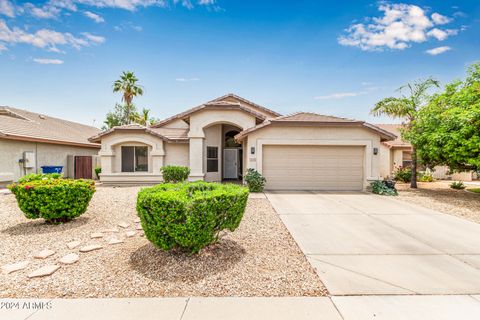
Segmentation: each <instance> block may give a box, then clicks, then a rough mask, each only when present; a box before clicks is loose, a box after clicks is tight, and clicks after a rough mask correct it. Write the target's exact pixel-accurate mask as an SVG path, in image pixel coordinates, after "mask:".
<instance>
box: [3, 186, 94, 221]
mask: <svg viewBox="0 0 480 320" xmlns="http://www.w3.org/2000/svg"><path fill="white" fill-rule="evenodd" d="M9 189H10V190H11V191H12V193H13V194H14V195H15V198H16V199H17V202H18V206H19V207H20V209H21V210H22V211H23V212H24V213H25V216H26V217H27V218H28V219H38V218H43V219H45V220H46V221H47V222H49V223H60V222H66V221H69V220H71V219H73V218H76V217H78V216H80V215H81V214H83V213H84V212H85V211H86V210H87V207H88V203H89V202H90V199H91V198H92V196H93V193H94V192H95V183H94V182H93V180H73V179H58V178H42V179H41V180H39V179H33V180H28V181H24V182H20V183H14V184H12V185H10V186H9Z"/></svg>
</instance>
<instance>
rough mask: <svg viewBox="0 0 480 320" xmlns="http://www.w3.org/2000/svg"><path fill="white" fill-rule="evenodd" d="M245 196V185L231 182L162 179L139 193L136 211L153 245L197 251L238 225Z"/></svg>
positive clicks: (246, 197)
mask: <svg viewBox="0 0 480 320" xmlns="http://www.w3.org/2000/svg"><path fill="white" fill-rule="evenodd" d="M247 199H248V189H247V188H245V187H242V186H238V185H233V184H219V183H207V182H203V181H202V182H192V183H177V184H171V183H164V184H159V185H156V186H154V187H150V188H145V189H142V190H141V191H140V192H139V193H138V197H137V213H138V216H139V217H140V220H141V223H142V228H143V230H144V231H145V236H146V237H147V239H148V240H150V241H151V242H152V243H153V244H154V245H155V246H157V247H159V248H161V249H163V250H167V251H168V250H172V249H177V248H179V249H184V250H188V251H191V252H194V253H196V252H199V251H200V250H201V249H202V248H204V247H205V246H207V245H209V244H212V243H215V242H216V241H217V240H218V238H219V233H220V231H222V230H224V229H228V230H230V231H234V230H235V229H236V228H237V227H238V226H239V224H240V221H241V220H242V217H243V213H244V212H245V207H246V204H247Z"/></svg>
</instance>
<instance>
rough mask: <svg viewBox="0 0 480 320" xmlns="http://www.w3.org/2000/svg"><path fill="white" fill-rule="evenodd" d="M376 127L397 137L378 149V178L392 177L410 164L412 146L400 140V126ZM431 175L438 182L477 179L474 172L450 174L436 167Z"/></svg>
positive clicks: (442, 167) (384, 125) (385, 142)
mask: <svg viewBox="0 0 480 320" xmlns="http://www.w3.org/2000/svg"><path fill="white" fill-rule="evenodd" d="M376 126H377V127H379V128H381V129H383V130H385V131H388V132H391V133H393V134H394V135H396V136H397V138H396V139H395V140H390V141H384V142H382V144H381V147H380V159H381V164H380V176H381V177H383V178H387V177H392V174H393V172H394V171H395V170H396V168H398V167H409V166H410V165H411V164H412V145H411V144H410V143H409V142H407V141H404V140H402V138H401V133H400V129H401V127H402V125H401V124H377V125H376ZM432 175H433V177H434V178H435V179H438V180H459V181H472V180H474V179H477V176H476V173H475V172H474V171H465V172H456V173H450V172H449V170H448V167H446V166H436V167H435V168H433V172H432Z"/></svg>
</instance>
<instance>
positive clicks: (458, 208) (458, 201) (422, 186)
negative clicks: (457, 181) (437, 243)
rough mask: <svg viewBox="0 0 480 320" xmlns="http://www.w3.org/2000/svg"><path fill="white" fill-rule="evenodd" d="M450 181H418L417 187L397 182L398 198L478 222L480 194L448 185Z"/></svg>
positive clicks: (479, 218) (479, 219) (479, 221)
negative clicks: (413, 187)
mask: <svg viewBox="0 0 480 320" xmlns="http://www.w3.org/2000/svg"><path fill="white" fill-rule="evenodd" d="M449 183H450V182H446V181H437V182H419V183H418V189H411V188H410V186H409V185H408V184H403V183H397V185H396V187H397V189H398V190H399V198H400V199H403V200H405V201H408V202H412V203H416V204H419V205H422V206H424V207H427V208H430V209H434V210H437V211H440V212H443V213H447V214H451V215H454V216H457V217H461V218H465V219H468V220H471V221H474V222H476V223H480V194H478V193H473V192H468V191H465V190H455V189H452V188H450V187H449Z"/></svg>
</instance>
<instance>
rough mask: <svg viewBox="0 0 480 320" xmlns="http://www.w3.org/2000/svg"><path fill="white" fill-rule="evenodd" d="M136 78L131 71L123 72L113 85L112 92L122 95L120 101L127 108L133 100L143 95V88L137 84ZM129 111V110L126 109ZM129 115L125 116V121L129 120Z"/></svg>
mask: <svg viewBox="0 0 480 320" xmlns="http://www.w3.org/2000/svg"><path fill="white" fill-rule="evenodd" d="M137 82H138V78H137V77H135V74H134V73H133V72H132V71H123V73H122V74H121V75H120V79H118V80H116V81H115V82H114V83H113V92H121V93H122V101H123V102H124V103H125V105H127V106H131V105H132V101H133V98H134V97H136V96H141V95H143V88H142V87H141V86H140V85H138V84H137ZM126 111H127V112H128V111H129V108H126ZM130 118H131V116H130V114H127V119H130Z"/></svg>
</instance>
